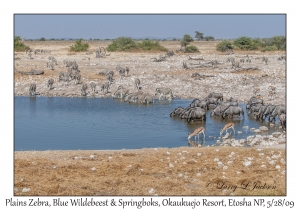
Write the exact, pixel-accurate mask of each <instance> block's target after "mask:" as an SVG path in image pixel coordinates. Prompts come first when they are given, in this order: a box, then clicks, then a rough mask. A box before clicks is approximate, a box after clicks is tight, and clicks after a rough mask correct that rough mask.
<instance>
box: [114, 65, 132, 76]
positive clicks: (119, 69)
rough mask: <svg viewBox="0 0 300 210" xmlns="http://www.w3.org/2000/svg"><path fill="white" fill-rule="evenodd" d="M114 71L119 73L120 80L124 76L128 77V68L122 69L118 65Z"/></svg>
mask: <svg viewBox="0 0 300 210" xmlns="http://www.w3.org/2000/svg"><path fill="white" fill-rule="evenodd" d="M116 69H117V71H118V72H119V74H120V76H121V78H123V77H124V76H125V74H126V76H128V73H129V68H128V67H125V68H123V67H121V66H120V65H117V67H116Z"/></svg>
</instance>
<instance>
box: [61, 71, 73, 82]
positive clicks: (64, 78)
mask: <svg viewBox="0 0 300 210" xmlns="http://www.w3.org/2000/svg"><path fill="white" fill-rule="evenodd" d="M70 76H71V73H70V72H59V76H58V81H59V82H60V81H64V82H69V78H70Z"/></svg>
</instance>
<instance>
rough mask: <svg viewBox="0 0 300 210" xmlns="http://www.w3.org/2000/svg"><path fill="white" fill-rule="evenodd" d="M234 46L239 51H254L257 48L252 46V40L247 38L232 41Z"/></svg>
mask: <svg viewBox="0 0 300 210" xmlns="http://www.w3.org/2000/svg"><path fill="white" fill-rule="evenodd" d="M234 45H235V46H237V47H238V48H240V49H241V50H255V49H257V46H256V45H255V44H254V42H253V40H252V39H251V38H249V37H245V36H242V37H240V38H238V39H236V40H235V41H234Z"/></svg>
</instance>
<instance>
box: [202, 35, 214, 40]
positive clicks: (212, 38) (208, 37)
mask: <svg viewBox="0 0 300 210" xmlns="http://www.w3.org/2000/svg"><path fill="white" fill-rule="evenodd" d="M204 40H205V41H214V40H215V38H214V37H213V36H206V37H204Z"/></svg>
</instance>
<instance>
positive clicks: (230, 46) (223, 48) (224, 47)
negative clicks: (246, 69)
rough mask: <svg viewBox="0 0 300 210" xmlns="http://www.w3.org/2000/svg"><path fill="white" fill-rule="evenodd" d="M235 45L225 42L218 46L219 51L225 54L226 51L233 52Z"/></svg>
mask: <svg viewBox="0 0 300 210" xmlns="http://www.w3.org/2000/svg"><path fill="white" fill-rule="evenodd" d="M232 49H233V44H232V42H230V41H227V40H224V41H222V42H220V43H219V44H217V50H218V51H221V52H225V51H226V50H232Z"/></svg>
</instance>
